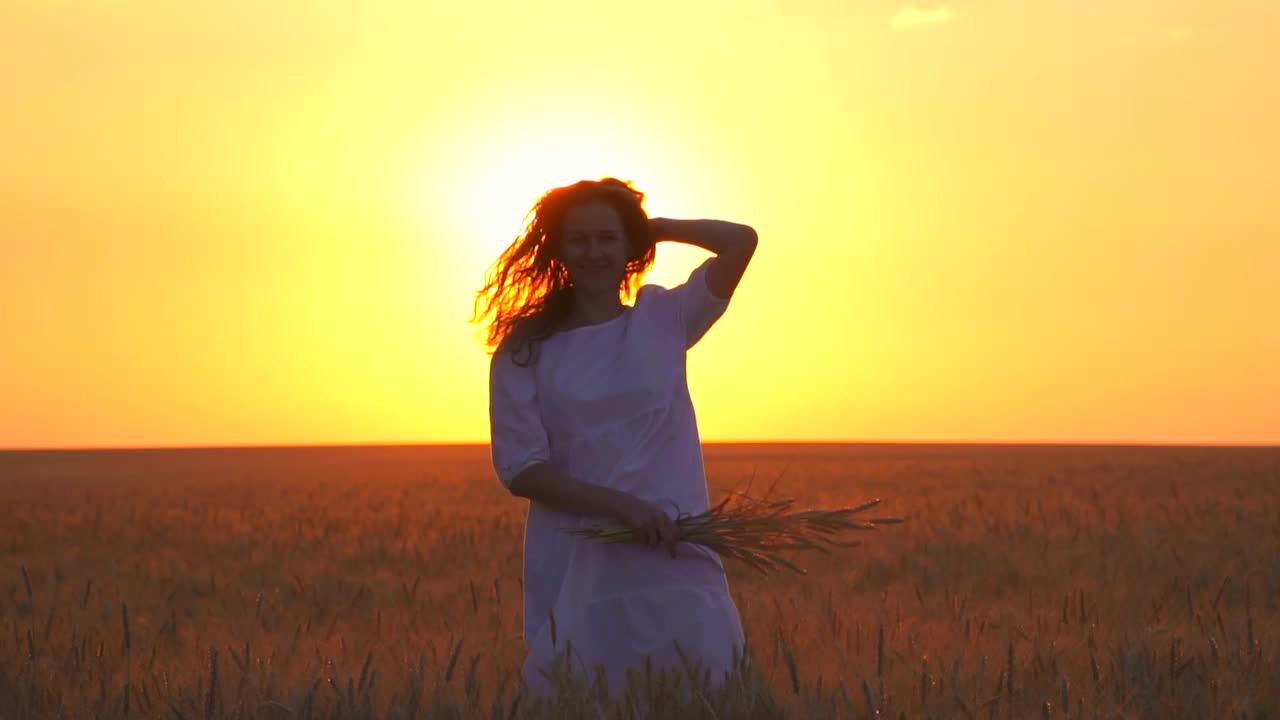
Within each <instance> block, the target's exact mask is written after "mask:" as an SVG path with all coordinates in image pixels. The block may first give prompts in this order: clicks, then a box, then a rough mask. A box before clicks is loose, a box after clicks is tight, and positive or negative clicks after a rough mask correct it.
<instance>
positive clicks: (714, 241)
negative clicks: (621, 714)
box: [477, 178, 756, 695]
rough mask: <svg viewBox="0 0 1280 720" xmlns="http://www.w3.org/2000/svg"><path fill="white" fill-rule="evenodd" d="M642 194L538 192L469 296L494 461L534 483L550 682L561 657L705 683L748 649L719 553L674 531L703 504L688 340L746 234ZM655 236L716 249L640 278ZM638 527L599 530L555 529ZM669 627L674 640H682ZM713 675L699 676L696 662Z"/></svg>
mask: <svg viewBox="0 0 1280 720" xmlns="http://www.w3.org/2000/svg"><path fill="white" fill-rule="evenodd" d="M643 199H644V195H643V193H641V192H639V191H638V190H636V189H634V188H633V187H631V185H630V183H627V182H623V181H620V180H616V179H613V178H605V179H603V180H600V181H586V180H584V181H582V182H578V183H575V184H573V185H568V186H565V187H560V188H556V189H554V190H551V191H550V192H548V193H546V194H545V195H543V196H542V198H541V199H539V201H538V203H537V204H536V205H535V206H534V208H533V210H532V212H531V214H532V215H533V219H532V221H530V222H529V224H528V226H527V228H526V229H525V231H524V233H522V235H521V236H520V237H519V238H517V239H516V240H515V242H513V243H512V245H511V246H510V247H509V248H507V250H506V251H504V252H503V254H502V255H501V257H500V258H499V259H498V261H497V262H496V263H495V264H494V266H493V267H492V268H491V273H490V275H489V276H488V282H487V285H486V287H485V289H484V290H481V291H480V292H479V293H477V295H478V297H477V303H479V301H480V300H481V299H485V300H487V308H486V310H485V312H484V313H483V314H482V317H484V316H487V315H489V314H491V313H492V314H493V315H494V318H493V320H492V323H491V325H490V326H489V347H490V348H492V349H494V351H493V356H492V360H491V364H490V376H489V417H490V431H491V448H492V459H493V465H494V469H495V470H496V473H497V476H498V479H499V480H500V481H501V482H502V484H503V485H504V486H505V487H506V488H508V489H509V490H510V491H511V493H512V494H513V495H516V496H518V497H523V498H528V499H529V500H530V503H529V514H528V521H527V525H526V529H525V541H524V638H525V641H526V643H527V646H528V656H527V659H526V661H525V664H524V671H523V677H524V680H525V682H526V683H527V684H528V686H529V688H530V689H531V690H532V691H534V692H536V693H539V694H543V695H545V694H547V693H549V692H550V684H549V680H548V677H549V674H548V671H549V666H550V665H551V664H552V663H553V661H555V660H557V659H560V660H561V661H563V660H564V659H567V660H568V661H569V663H570V665H571V666H572V668H573V669H574V670H575V671H579V672H585V673H587V674H588V676H589V677H591V678H594V677H596V676H597V673H598V672H599V669H598V666H600V667H602V668H603V671H604V673H605V676H606V678H607V680H608V683H609V688H610V690H611V691H613V692H616V691H618V690H620V689H622V688H624V687H625V684H626V676H627V670H628V668H643V667H644V665H645V662H646V658H648V661H649V662H650V663H652V666H653V667H654V668H655V669H665V668H670V669H679V668H681V667H682V665H681V660H680V652H681V651H683V653H685V654H686V655H687V656H688V657H689V658H690V659H691V660H693V661H695V662H696V663H697V664H699V665H700V666H701V668H702V670H703V672H701V673H699V674H700V675H701V676H703V677H706V675H709V676H710V677H711V679H712V681H713V682H714V683H715V684H717V685H718V684H720V682H721V681H723V678H724V673H725V672H728V671H730V670H732V669H733V662H734V658H735V656H736V655H738V654H740V653H741V652H742V651H743V634H742V626H741V622H740V620H739V616H738V610H737V607H736V606H735V605H734V602H733V599H732V598H731V597H730V595H729V588H728V583H727V582H726V579H725V573H724V567H723V565H722V564H721V562H720V559H719V557H718V556H717V555H716V554H715V553H714V552H711V551H709V550H707V549H706V548H704V547H702V546H700V545H694V544H691V543H686V542H681V536H680V531H679V528H678V526H677V525H676V524H675V521H674V518H675V517H676V516H677V515H678V514H679V513H691V514H692V513H699V512H702V511H704V510H706V509H707V507H708V495H707V482H706V475H705V472H704V468H703V458H702V446H701V443H700V440H699V436H698V427H697V420H696V417H695V414H694V410H693V406H692V404H691V402H690V398H689V388H688V384H687V382H686V378H685V354H686V352H687V351H688V350H689V349H690V348H692V347H693V346H694V345H695V344H696V343H697V342H698V340H699V339H700V338H702V336H703V335H704V333H706V332H707V330H708V329H709V328H710V327H711V325H712V324H714V323H715V322H716V320H717V319H719V318H720V316H721V315H723V314H724V312H725V309H726V308H727V306H728V303H729V298H730V297H731V296H732V294H733V291H734V289H735V288H736V287H737V285H738V281H739V280H740V279H741V277H742V274H743V272H744V271H745V269H746V267H747V264H748V263H749V262H750V260H751V257H752V255H753V253H754V252H755V248H756V233H755V231H754V230H753V229H752V228H750V227H748V226H746V225H742V224H738V223H731V222H726V221H720V220H673V219H667V218H649V217H648V216H647V214H646V213H645V211H644V209H643V207H642V202H643ZM659 241H676V242H686V243H690V244H693V245H697V246H699V247H702V248H705V249H707V250H709V251H711V252H712V253H714V254H715V257H712V258H709V259H708V260H707V261H706V262H704V263H702V264H701V265H699V266H698V267H697V268H696V269H694V270H693V271H692V273H690V275H689V277H688V280H687V281H686V282H684V283H682V284H680V285H678V286H676V287H674V288H670V289H667V288H664V287H661V286H657V285H643V286H641V287H640V288H639V290H638V292H636V294H635V302H634V304H632V305H624V304H623V302H622V297H623V296H625V297H626V298H628V299H629V298H630V297H631V295H632V290H633V288H634V287H635V286H636V285H637V284H638V281H639V278H641V277H642V276H643V274H644V272H645V271H646V270H648V269H649V267H650V266H651V265H652V264H653V260H654V256H655V245H656V243H657V242H659ZM596 523H621V524H624V525H626V526H629V527H632V528H636V529H637V530H639V531H640V533H641V535H642V536H643V537H644V538H645V541H646V542H645V544H629V545H606V544H601V543H598V542H595V541H591V540H585V539H580V538H577V537H574V536H571V535H569V534H568V533H565V532H564V529H566V528H571V527H578V526H585V525H590V524H596ZM677 642H678V644H679V649H677ZM704 673H705V674H704Z"/></svg>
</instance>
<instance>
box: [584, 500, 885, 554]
mask: <svg viewBox="0 0 1280 720" xmlns="http://www.w3.org/2000/svg"><path fill="white" fill-rule="evenodd" d="M880 502H881V501H880V500H879V499H875V500H868V501H867V502H864V503H862V504H860V505H856V506H854V507H849V508H837V509H834V510H793V505H794V504H795V501H794V500H792V499H784V500H766V499H759V498H752V497H750V496H748V495H746V494H744V493H739V492H735V493H730V494H729V495H728V496H727V497H725V499H724V500H722V501H721V502H720V503H719V504H718V505H716V506H715V507H713V508H711V509H709V510H707V511H706V512H701V513H698V514H696V515H690V514H685V513H681V514H679V515H678V516H677V518H676V524H677V525H678V526H679V527H680V529H681V531H682V532H683V534H684V538H683V541H684V542H691V543H697V544H699V545H703V546H705V547H708V548H711V549H712V550H714V551H716V552H717V553H719V554H720V556H721V557H724V558H732V559H734V560H739V561H742V562H744V563H746V564H747V565H750V566H751V567H753V568H755V569H756V570H759V571H760V572H762V573H764V574H766V575H767V574H769V573H770V572H772V571H774V570H777V569H779V568H786V569H788V570H792V571H794V572H797V573H801V574H803V573H804V572H805V571H804V570H803V569H801V568H800V567H798V566H797V565H796V564H795V563H793V562H791V561H790V560H788V559H786V558H785V557H783V556H781V555H780V554H778V553H779V551H783V550H817V551H819V552H823V553H829V552H830V548H832V547H855V546H857V545H860V544H862V542H861V541H860V540H843V539H841V538H840V535H841V534H842V533H845V532H846V531H864V530H875V529H877V528H879V526H881V525H892V524H897V523H901V522H902V518H892V517H875V518H865V519H863V518H860V517H858V515H859V514H860V513H864V512H866V511H867V510H870V509H871V508H874V507H876V506H877V505H879V504H880ZM566 531H567V532H568V533H569V534H571V535H575V536H578V537H583V538H587V539H589V540H595V541H597V542H603V543H634V542H641V539H640V534H639V533H638V532H637V531H636V530H634V529H632V528H628V527H624V526H620V525H593V526H590V527H585V528H566Z"/></svg>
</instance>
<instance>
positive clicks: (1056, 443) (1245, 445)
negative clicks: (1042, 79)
mask: <svg viewBox="0 0 1280 720" xmlns="http://www.w3.org/2000/svg"><path fill="white" fill-rule="evenodd" d="M488 445H489V442H488V441H485V442H476V441H470V442H366V443H284V444H281V443H262V444H228V445H83V446H43V447H41V446H36V447H0V453H6V452H125V451H157V450H302V449H322V448H329V449H339V448H348V449H357V448H409V447H423V448H428V447H434V448H473V447H474V448H480V447H487V446H488ZM702 445H703V446H709V445H919V446H937V445H952V446H954V445H968V446H1005V447H1007V446H1026V447H1117V448H1120V447H1126V448H1140V447H1165V448H1223V449H1228V448H1239V449H1280V443H1249V442H1202V441H1201V442H1177V441H1137V440H843V439H835V440H830V439H808V440H706V441H703V442H702Z"/></svg>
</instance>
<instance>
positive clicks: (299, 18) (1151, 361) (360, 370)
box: [0, 0, 1280, 447]
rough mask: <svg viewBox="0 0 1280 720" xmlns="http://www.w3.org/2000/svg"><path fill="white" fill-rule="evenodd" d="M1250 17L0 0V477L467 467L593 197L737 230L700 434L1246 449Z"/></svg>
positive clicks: (702, 352)
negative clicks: (259, 452)
mask: <svg viewBox="0 0 1280 720" xmlns="http://www.w3.org/2000/svg"><path fill="white" fill-rule="evenodd" d="M1277 8H1280V6H1278V5H1276V4H1275V3H1271V2H1261V1H1244V0H1226V1H1224V2H1218V3H1207V2H1161V3H1152V2H1148V1H1147V0H1114V1H1112V2H1105V3H1104V2H1080V1H1079V0H1042V1H1037V2H1021V1H1015V0H982V1H974V2H963V1H962V0H956V2H954V3H951V4H936V3H935V4H927V5H926V4H916V5H909V4H903V3H898V2H879V1H872V2H847V1H845V0H839V1H837V0H788V2H778V1H777V0H732V1H730V0H713V1H708V2H698V1H697V0H694V1H690V0H679V1H672V2H650V3H612V2H599V0H590V1H584V2H561V1H558V0H553V1H551V2H547V3H526V2H510V3H492V2H471V3H464V2H448V3H444V2H435V1H434V0H422V1H421V2H368V1H365V0H361V1H359V2H356V1H355V0H348V1H346V2H335V1H333V0H308V1H307V2H301V1H300V0H271V2H260V1H259V0H217V1H216V2H214V1H211V0H191V1H190V2H186V1H184V2H173V1H171V0H163V1H161V0H115V1H107V0H100V1H98V2H75V1H72V0H66V1H59V0H0V93H2V98H3V100H2V102H3V108H2V112H0V243H3V251H4V252H3V262H0V300H2V303H0V447H99V446H168V445H240V444H253V445H258V444H299V443H381V442H388V443H398V442H406V443H414V442H485V441H487V439H488V415H487V412H488V409H487V393H488V387H487V373H488V357H487V356H486V355H485V354H484V351H483V347H482V344H481V328H480V327H478V326H477V325H473V324H469V323H468V322H467V320H468V319H469V318H470V317H471V310H472V299H473V292H474V291H475V290H476V289H478V288H479V287H480V286H481V285H482V283H483V275H484V271H485V269H486V268H487V267H488V265H489V263H490V262H491V261H492V260H493V259H494V258H495V257H496V256H497V254H498V252H500V251H501V249H502V248H503V247H505V246H506V245H507V244H508V243H509V242H510V241H511V240H512V238H513V237H514V236H515V234H516V233H517V232H518V230H519V229H520V225H521V219H522V217H523V216H524V214H525V212H526V211H527V210H528V208H529V205H530V204H531V203H532V202H533V200H534V199H536V197H537V195H538V194H539V193H540V192H542V191H543V190H546V189H549V188H550V187H552V186H553V185H557V184H562V183H565V182H571V181H573V180H577V179H580V178H582V177H592V178H595V177H599V176H601V175H616V176H619V177H624V178H629V179H631V180H633V181H634V182H635V183H636V185H637V187H639V188H640V189H641V190H643V191H645V192H646V193H647V194H648V196H649V198H648V209H649V211H650V213H651V214H653V215H665V216H669V217H713V218H724V219H729V220H734V221H738V222H744V223H748V224H751V225H753V226H754V227H755V228H756V229H757V230H758V232H759V235H760V246H759V250H758V252H757V253H756V256H755V259H754V261H753V263H752V266H751V267H750V268H749V270H748V271H747V275H746V277H745V278H744V279H743V281H742V284H741V285H740V286H739V287H738V291H737V294H736V296H735V297H734V300H733V302H732V304H731V306H730V309H729V311H728V312H727V314H726V315H725V316H724V318H722V319H721V321H720V323H719V324H718V325H717V327H716V328H715V329H713V330H712V331H711V332H710V333H709V334H708V335H707V336H706V338H705V339H704V340H703V341H702V342H701V344H699V345H698V346H697V347H696V348H695V349H694V351H693V352H692V353H691V354H690V358H689V376H690V386H691V388H692V392H693V396H694V401H695V404H696V406H697V410H698V417H699V423H700V426H701V429H702V434H703V439H704V440H707V441H717V440H801V439H813V440H867V441H877V440H904V441H911V440H920V441H929V440H960V441H1078V442H1091V441H1102V442H1154V443H1165V442H1204V443H1268V444H1272V443H1277V442H1280V319H1277V318H1280V282H1278V278H1280V202H1278V200H1280V139H1278V138H1280V133H1277V131H1276V128H1277V127H1280V82H1277V81H1276V68H1278V67H1280V9H1277ZM703 257H706V254H705V252H704V251H702V250H700V249H697V248H692V247H687V246H672V245H663V246H660V248H659V254H658V261H657V264H656V266H655V269H654V271H653V272H652V273H651V274H650V275H649V277H648V281H650V282H655V283H658V284H663V285H668V286H669V285H671V284H674V283H676V282H679V281H681V280H682V279H683V278H684V277H685V276H687V274H688V272H689V270H690V269H692V268H693V267H694V266H696V265H697V264H698V262H700V260H701V259H702V258H703Z"/></svg>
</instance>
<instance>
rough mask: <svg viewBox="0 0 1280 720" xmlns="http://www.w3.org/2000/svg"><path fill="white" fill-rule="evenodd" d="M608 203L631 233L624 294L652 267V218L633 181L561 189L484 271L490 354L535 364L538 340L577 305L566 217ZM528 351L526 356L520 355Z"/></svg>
mask: <svg viewBox="0 0 1280 720" xmlns="http://www.w3.org/2000/svg"><path fill="white" fill-rule="evenodd" d="M591 202H603V203H606V204H608V205H609V206H610V207H612V208H613V209H614V210H616V211H617V213H618V217H619V218H621V219H622V227H623V230H624V231H625V232H626V239H627V247H628V249H629V252H628V254H627V264H626V272H625V274H624V275H623V278H622V282H621V283H620V285H619V288H618V289H619V291H621V292H622V293H623V295H624V297H626V298H628V299H629V298H630V297H631V295H632V293H633V292H634V291H635V289H636V288H637V286H638V284H639V281H640V278H641V277H642V276H643V275H644V273H645V271H646V270H648V269H649V268H650V267H651V266H652V265H653V259H654V243H653V240H652V239H651V238H650V236H649V216H648V215H647V214H646V213H645V211H644V208H643V207H642V204H643V202H644V193H642V192H640V191H639V190H636V189H635V188H633V187H632V186H631V183H630V182H629V181H623V180H618V179H616V178H612V177H606V178H601V179H600V180H598V181H596V180H582V181H579V182H576V183H574V184H572V185H566V186H563V187H558V188H555V189H553V190H551V191H549V192H547V193H546V194H544V195H543V196H542V197H541V198H539V199H538V202H537V203H535V204H534V206H533V209H531V210H530V211H529V213H528V214H526V215H525V218H526V219H527V218H528V217H529V215H532V216H533V219H532V220H531V221H529V223H528V225H527V226H526V227H525V230H524V232H523V233H522V234H521V235H520V236H519V237H517V238H516V239H515V241H514V242H513V243H511V245H510V246H509V247H507V249H506V250H504V251H503V253H502V255H500V256H499V257H498V259H497V261H495V262H494V264H493V265H491V266H490V267H489V272H488V273H486V284H485V286H484V288H483V289H482V290H479V291H477V292H476V305H477V306H478V305H479V304H480V301H481V300H484V301H485V303H486V307H485V309H484V312H482V313H478V314H473V316H472V318H471V321H472V322H475V321H476V319H477V317H478V318H480V319H483V318H485V317H487V316H488V315H490V314H492V315H493V320H492V321H491V322H490V324H489V329H488V335H489V337H488V343H487V346H488V348H489V354H493V353H495V352H499V351H506V350H510V351H511V352H512V359H513V361H515V362H516V364H517V365H521V366H529V365H532V364H534V363H536V362H537V346H538V344H539V343H540V342H541V341H543V340H545V339H547V338H548V337H550V336H551V334H552V333H553V332H554V330H555V328H556V326H557V325H558V324H559V323H560V322H562V321H563V320H564V319H565V318H566V317H567V316H568V314H569V311H570V310H571V309H572V308H573V293H572V291H571V289H570V285H569V271H568V268H566V267H565V265H564V263H563V262H562V261H561V260H560V246H561V243H562V242H563V236H564V218H565V214H566V213H567V212H568V210H569V208H572V207H576V206H579V205H585V204H587V203H591ZM517 352H520V353H523V354H524V356H525V360H524V361H523V362H522V361H520V360H519V359H518V358H519V356H518V355H517Z"/></svg>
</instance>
